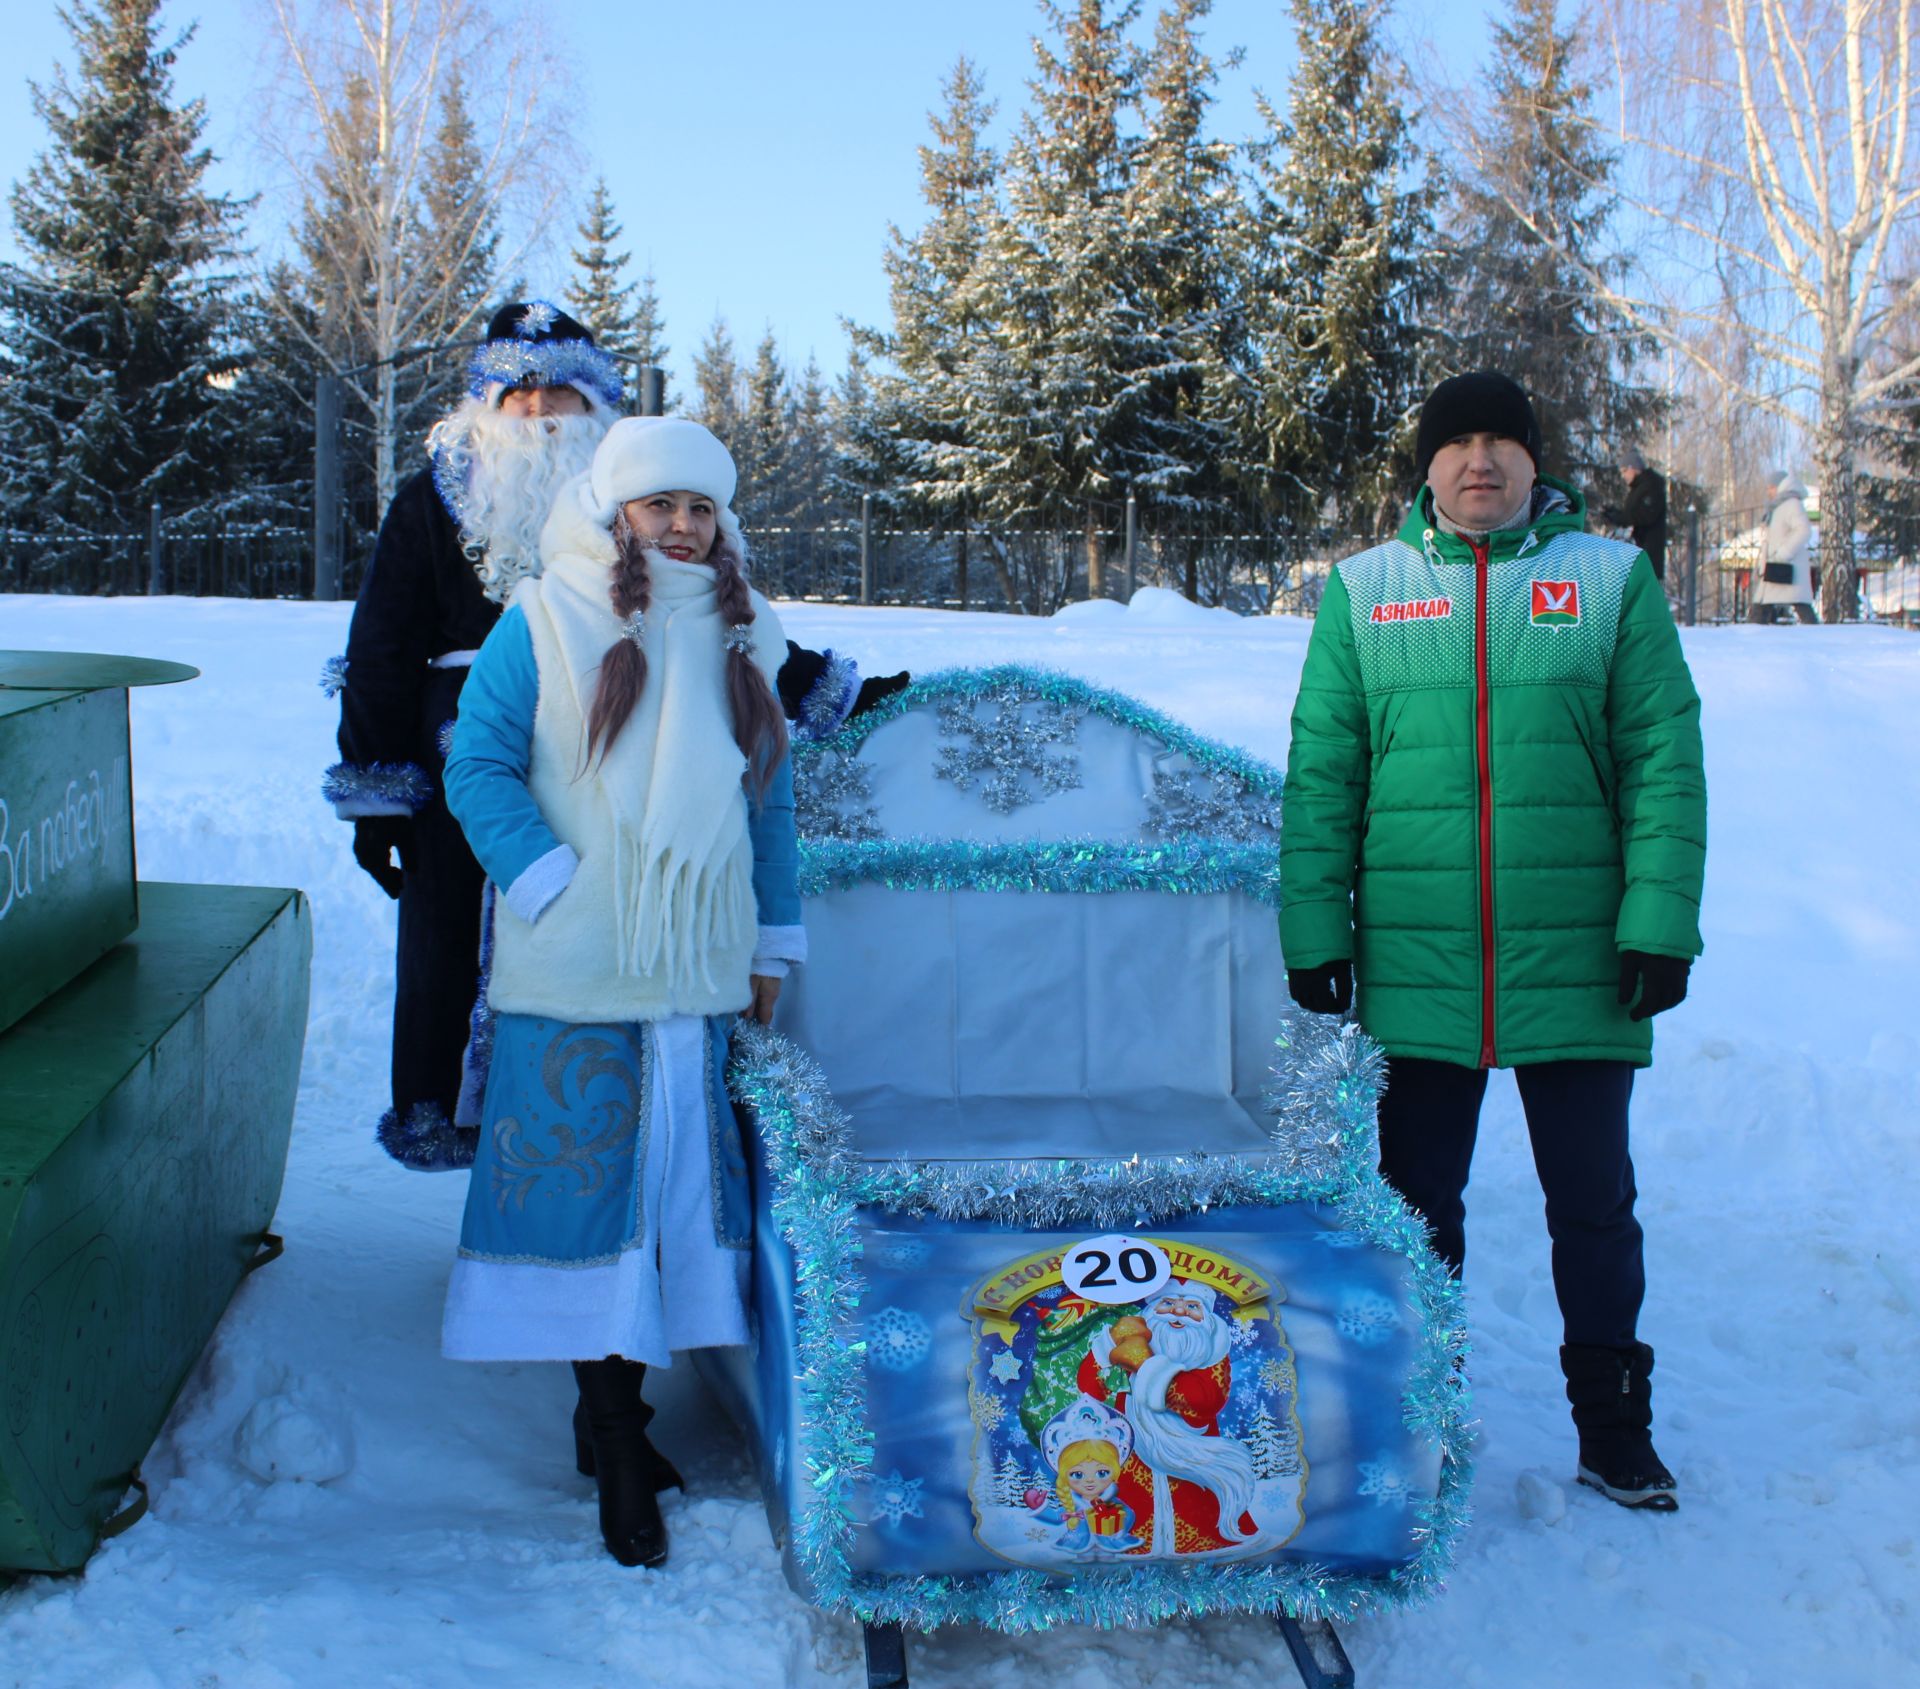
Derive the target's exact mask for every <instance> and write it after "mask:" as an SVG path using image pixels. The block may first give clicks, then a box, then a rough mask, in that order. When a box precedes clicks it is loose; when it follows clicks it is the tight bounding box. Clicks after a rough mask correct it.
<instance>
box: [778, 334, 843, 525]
mask: <svg viewBox="0 0 1920 1689" xmlns="http://www.w3.org/2000/svg"><path fill="white" fill-rule="evenodd" d="M832 468H833V402H832V399H831V397H830V396H829V394H828V392H827V380H826V377H825V376H824V375H822V374H821V373H820V361H819V360H818V359H817V358H815V357H814V356H813V355H812V353H808V355H807V361H806V364H805V365H804V366H803V367H802V369H801V371H800V374H799V376H798V377H797V378H796V379H795V380H794V381H793V383H792V398H791V401H790V403H789V405H788V427H787V520H788V521H789V522H792V523H795V524H797V525H799V526H802V527H809V528H811V527H818V526H819V525H820V524H821V523H823V522H826V521H828V520H830V519H831V517H832V515H833V506H832V496H833V495H832V487H831V479H832Z"/></svg>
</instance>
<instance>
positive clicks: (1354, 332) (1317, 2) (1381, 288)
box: [1242, 0, 1439, 531]
mask: <svg viewBox="0 0 1920 1689" xmlns="http://www.w3.org/2000/svg"><path fill="white" fill-rule="evenodd" d="M1292 4H1293V15H1294V22H1295V27H1296V30H1297V32H1298V36H1299V42H1300V59H1299V63H1298V65H1297V67H1296V69H1295V71H1294V75H1293V82H1292V86H1291V89H1290V90H1289V94H1288V101H1287V109H1286V112H1285V115H1284V116H1283V115H1281V114H1279V113H1277V112H1276V111H1275V110H1274V109H1273V108H1272V107H1271V106H1269V105H1268V104H1267V103H1266V102H1265V101H1264V100H1262V102H1261V106H1260V109H1261V113H1262V116H1263V117H1264V119H1265V121H1266V126H1267V133H1266V135H1265V136H1264V137H1263V139H1262V140H1261V141H1260V142H1259V143H1257V144H1256V145H1255V147H1254V148H1253V150H1252V169H1251V181H1250V191H1249V195H1248V211H1247V216H1246V219H1245V222H1244V224H1243V226H1242V236H1243V244H1242V251H1243V254H1244V265H1245V271H1246V274H1247V276H1248V282H1249V291H1250V294H1251V300H1250V306H1249V310H1250V315H1251V318H1252V324H1251V328H1252V338H1253V343H1254V348H1255V355H1256V372H1255V375H1254V379H1253V381H1252V383H1251V385H1250V389H1249V393H1248V398H1249V403H1248V406H1247V409H1246V412H1245V420H1244V424H1243V426H1244V428H1245V431H1246V433H1247V435H1248V437H1249V438H1250V440H1251V442H1252V443H1253V444H1254V447H1255V452H1256V463H1257V475H1256V478H1255V480H1256V485H1257V486H1258V488H1259V491H1260V493H1261V495H1262V501H1263V502H1264V503H1265V504H1266V506H1267V507H1268V508H1269V509H1270V510H1271V511H1272V512H1273V513H1274V514H1276V515H1279V516H1282V517H1285V518H1287V519H1289V520H1291V521H1292V522H1294V523H1296V524H1299V525H1301V526H1304V527H1313V526H1317V525H1318V524H1319V523H1320V521H1321V520H1322V519H1323V517H1331V518H1332V520H1333V521H1334V522H1335V523H1336V524H1337V525H1338V526H1339V527H1341V528H1342V529H1343V530H1347V531H1352V530H1353V529H1356V528H1367V527H1372V526H1374V525H1376V524H1377V523H1378V522H1379V521H1380V520H1381V519H1382V517H1383V516H1385V517H1386V519H1387V520H1391V516H1390V515H1388V514H1387V513H1388V512H1389V511H1390V510H1391V509H1392V507H1393V506H1395V505H1397V504H1398V502H1399V500H1400V498H1401V497H1402V496H1403V495H1404V488H1402V487H1401V486H1399V485H1398V480H1397V476H1396V473H1395V470H1396V465H1395V462H1394V448H1395V445H1396V442H1400V443H1404V440H1405V436H1406V435H1407V433H1408V431H1409V428H1410V424H1411V418H1412V416H1413V415H1414V413H1415V412H1416V411H1417V409H1418V406H1419V401H1420V388H1421V378H1422V373H1423V372H1422V369H1421V362H1420V336H1421V316H1422V313H1423V310H1424V308H1425V307H1426V305H1427V303H1428V302H1429V301H1430V300H1431V298H1432V297H1433V295H1434V293H1435V292H1436V290H1437V283H1438V281H1439V277H1438V275H1437V273H1436V270H1435V267H1434V256H1435V255H1434V251H1433V246H1434V240H1433V213H1434V205H1435V200H1436V197H1437V196H1436V191H1435V189H1434V187H1433V186H1432V185H1431V181H1430V179H1429V178H1427V177H1426V176H1425V174H1424V172H1423V170H1422V165H1421V159H1420V155H1419V152H1418V149H1417V148H1416V147H1415V145H1414V141H1413V137H1412V134H1411V131H1410V126H1409V124H1408V121H1407V116H1406V112H1405V110H1404V108H1403V106H1402V104H1401V99H1402V94H1403V86H1402V79H1401V76H1400V74H1399V72H1398V70H1397V69H1396V68H1395V66H1394V63H1393V60H1392V58H1391V56H1390V55H1389V53H1388V51H1387V47H1386V43H1385V42H1384V41H1383V40H1382V39H1381V33H1380V30H1381V22H1382V8H1381V7H1380V6H1379V5H1377V4H1371V3H1368V0H1292Z"/></svg>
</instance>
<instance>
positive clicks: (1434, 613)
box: [1367, 583, 1538, 624]
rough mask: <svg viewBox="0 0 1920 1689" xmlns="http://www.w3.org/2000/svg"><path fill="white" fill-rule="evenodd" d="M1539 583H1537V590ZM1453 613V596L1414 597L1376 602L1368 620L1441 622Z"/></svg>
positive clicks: (1375, 621) (1376, 621) (1377, 621)
mask: <svg viewBox="0 0 1920 1689" xmlns="http://www.w3.org/2000/svg"><path fill="white" fill-rule="evenodd" d="M1537 590H1538V583H1536V591H1537ZM1452 614H1453V600H1452V599H1451V598H1412V599H1408V600H1407V601H1406V602H1405V603H1402V604H1376V605H1374V607H1373V613H1372V614H1371V615H1369V616H1368V617H1367V620H1368V621H1370V622H1374V623H1376V624H1377V623H1380V622H1439V621H1445V620H1446V618H1447V617H1449V616H1451V615H1452Z"/></svg>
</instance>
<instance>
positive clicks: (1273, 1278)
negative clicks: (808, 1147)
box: [849, 1203, 1440, 1576]
mask: <svg viewBox="0 0 1920 1689" xmlns="http://www.w3.org/2000/svg"><path fill="white" fill-rule="evenodd" d="M857 1232H858V1235H859V1238H860V1243H861V1259H862V1265H863V1268H864V1274H863V1276H864V1278H865V1284H864V1287H863V1293H862V1295H861V1297H860V1302H859V1306H858V1310H857V1313H856V1314H855V1318H854V1329H855V1331H857V1332H858V1334H859V1341H860V1342H861V1344H862V1350H863V1353H862V1366H861V1372H862V1375H863V1378H864V1384H865V1392H864V1394H865V1414H864V1418H865V1423H866V1425H867V1427H868V1428H869V1432H870V1434H871V1437H872V1457H871V1460H870V1462H869V1463H868V1464H867V1466H866V1468H865V1473H864V1475H863V1476H862V1477H861V1478H860V1480H859V1481H858V1483H857V1484H856V1486H855V1488H854V1493H853V1496H852V1498H851V1499H852V1507H851V1511H852V1513H853V1516H854V1519H855V1521H856V1524H855V1529H854V1533H853V1540H852V1541H851V1542H850V1544H849V1558H850V1560H851V1562H852V1565H853V1566H854V1568H855V1569H856V1570H857V1571H860V1572H884V1573H887V1574H889V1575H894V1576H900V1575H913V1574H922V1575H952V1574H954V1573H966V1572H979V1573H987V1572H992V1571H995V1570H999V1571H1010V1570H1014V1569H1016V1568H1028V1569H1033V1570H1040V1571H1046V1572H1050V1573H1054V1574H1056V1575H1068V1576H1077V1575H1081V1574H1084V1573H1086V1572H1089V1571H1097V1570H1100V1569H1103V1568H1108V1569H1112V1570H1115V1571H1124V1570H1125V1569H1126V1568H1127V1567H1130V1566H1144V1565H1165V1566H1168V1567H1171V1568H1175V1569H1177V1568H1180V1567H1195V1568H1197V1567H1200V1566H1204V1565H1209V1564H1214V1565H1228V1564H1234V1565H1247V1564H1274V1563H1278V1562H1283V1561H1284V1562H1288V1563H1298V1564H1300V1565H1311V1566H1319V1567H1326V1566H1337V1567H1339V1568H1341V1569H1342V1570H1344V1571H1346V1572H1350V1573H1355V1574H1359V1575H1363V1576H1377V1575H1380V1574H1382V1573H1386V1572H1390V1571H1392V1570H1394V1569H1396V1568H1399V1567H1403V1566H1406V1565H1409V1564H1411V1563H1412V1562H1413V1561H1414V1560H1415V1559H1416V1557H1417V1556H1418V1554H1419V1552H1420V1548H1421V1544H1422V1541H1423V1535H1422V1532H1421V1526H1420V1521H1421V1514H1420V1508H1421V1504H1422V1500H1423V1498H1425V1499H1427V1500H1430V1499H1431V1498H1432V1497H1433V1495H1434V1494H1435V1493H1436V1490H1437V1488H1438V1485H1439V1476H1440V1455H1439V1450H1438V1449H1437V1447H1435V1446H1434V1444H1433V1442H1432V1439H1431V1438H1430V1437H1427V1436H1424V1435H1422V1434H1420V1433H1418V1432H1416V1431H1415V1430H1413V1429H1410V1427H1409V1425H1408V1423H1407V1420H1406V1414H1405V1391H1406V1385H1407V1379H1408V1377H1409V1374H1410V1371H1411V1369H1412V1367H1413V1365H1414V1362H1415V1355H1416V1351H1417V1348H1418V1345H1419V1343H1420V1336H1421V1316H1420V1314H1419V1312H1418V1304H1417V1298H1416V1297H1415V1295H1414V1293H1413V1289H1412V1282H1411V1278H1410V1264H1409V1263H1408V1261H1407V1260H1406V1258H1405V1257H1404V1256H1398V1255H1395V1254H1394V1253H1392V1252H1391V1251H1388V1250H1385V1249H1382V1248H1379V1247H1377V1246H1375V1245H1373V1244H1371V1243H1369V1242H1368V1241H1367V1240H1366V1239H1364V1238H1362V1237H1360V1236H1357V1235H1356V1234H1355V1233H1353V1232H1352V1231H1350V1230H1348V1229H1346V1228H1345V1227H1344V1225H1343V1224H1342V1223H1341V1218H1340V1216H1339V1214H1338V1212H1337V1210H1335V1209H1332V1208H1330V1207H1323V1206H1320V1205H1316V1204H1311V1203H1295V1204H1289V1205H1287V1206H1284V1207H1281V1208H1273V1209H1265V1210H1253V1209H1239V1210H1233V1209H1216V1210H1214V1211H1212V1212H1211V1213H1206V1214H1189V1215H1184V1216H1181V1217H1180V1218H1179V1219H1178V1220H1177V1221H1174V1222H1172V1223H1171V1224H1169V1225H1166V1226H1164V1227H1153V1226H1147V1227H1143V1228H1141V1233H1142V1235H1141V1236H1140V1237H1139V1238H1137V1239H1132V1240H1120V1241H1123V1242H1132V1243H1137V1244H1138V1245H1140V1246H1142V1247H1143V1248H1146V1249H1151V1250H1153V1251H1155V1252H1157V1253H1158V1254H1159V1256H1160V1257H1161V1258H1162V1260H1163V1261H1164V1263H1165V1269H1166V1270H1165V1274H1164V1277H1160V1278H1155V1279H1154V1281H1153V1282H1151V1283H1149V1284H1148V1285H1147V1286H1146V1290H1145V1293H1142V1294H1129V1295H1125V1296H1123V1297H1121V1298H1120V1299H1116V1300H1110V1301H1109V1300H1099V1299H1098V1296H1097V1293H1095V1292H1093V1291H1092V1287H1087V1289H1086V1291H1084V1292H1083V1291H1082V1290H1078V1289H1076V1287H1075V1286H1074V1285H1073V1284H1070V1283H1069V1282H1068V1279H1069V1272H1068V1270H1067V1269H1068V1262H1069V1260H1070V1258H1071V1257H1073V1256H1074V1255H1075V1254H1076V1252H1078V1251H1080V1250H1082V1249H1083V1248H1084V1246H1085V1245H1086V1244H1087V1243H1088V1241H1089V1240H1088V1237H1087V1236H1086V1235H1085V1234H1071V1233H1058V1232H1026V1233H1022V1232H1019V1231H1015V1230H1010V1229H1008V1228H1003V1227H997V1226H990V1225H985V1224H982V1223H980V1222H976V1221H941V1220H936V1219H931V1218H929V1219H924V1220H908V1219H903V1218H900V1217H896V1216H887V1215H883V1214H879V1213H877V1212H874V1211H872V1210H868V1211H865V1212H863V1214H862V1215H861V1223H860V1224H859V1225H858V1227H857ZM1106 1241H1107V1242H1108V1244H1109V1245H1110V1244H1111V1243H1112V1241H1113V1240H1106ZM1109 1253H1112V1254H1115V1255H1117V1253H1118V1251H1116V1250H1112V1249H1111V1248H1110V1249H1109ZM1105 1294H1107V1295H1113V1294H1115V1292H1113V1291H1108V1292H1106V1293H1105Z"/></svg>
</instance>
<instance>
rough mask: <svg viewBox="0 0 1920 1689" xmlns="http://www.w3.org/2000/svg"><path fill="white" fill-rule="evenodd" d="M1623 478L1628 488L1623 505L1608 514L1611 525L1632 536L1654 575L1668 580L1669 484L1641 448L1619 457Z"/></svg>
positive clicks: (1622, 452) (1629, 448)
mask: <svg viewBox="0 0 1920 1689" xmlns="http://www.w3.org/2000/svg"><path fill="white" fill-rule="evenodd" d="M1620 478H1621V479H1622V480H1623V481H1625V482H1626V484H1627V498H1626V502H1625V503H1624V504H1621V505H1618V506H1616V507H1615V508H1614V509H1612V510H1609V511H1608V512H1607V519H1608V521H1610V522H1612V523H1613V524H1614V525H1615V526H1616V527H1620V528H1625V529H1626V530H1627V531H1628V532H1629V533H1631V534H1632V535H1633V543H1634V544H1635V545H1637V546H1638V547H1639V548H1640V549H1641V550H1642V551H1644V552H1645V553H1646V554H1647V561H1648V562H1649V563H1651V564H1652V565H1653V572H1654V574H1655V575H1656V576H1657V577H1658V578H1659V579H1661V580H1665V579H1666V578H1667V482H1666V477H1665V476H1663V475H1662V474H1661V473H1660V471H1659V470H1657V469H1649V468H1648V467H1647V460H1646V458H1645V457H1644V456H1642V455H1641V452H1640V448H1639V447H1638V446H1628V447H1626V448H1624V449H1623V450H1622V451H1621V453H1620Z"/></svg>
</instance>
